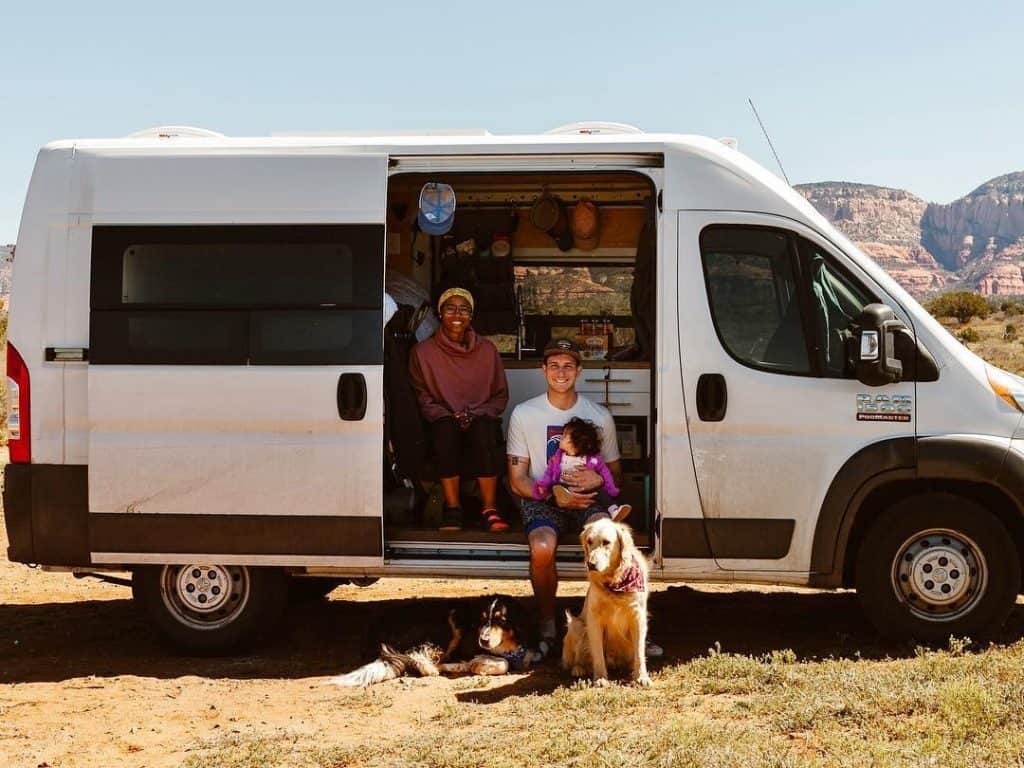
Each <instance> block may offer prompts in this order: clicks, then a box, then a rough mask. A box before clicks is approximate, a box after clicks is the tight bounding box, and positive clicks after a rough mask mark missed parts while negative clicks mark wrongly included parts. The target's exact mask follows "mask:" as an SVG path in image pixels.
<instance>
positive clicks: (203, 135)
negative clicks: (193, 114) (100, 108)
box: [128, 125, 224, 139]
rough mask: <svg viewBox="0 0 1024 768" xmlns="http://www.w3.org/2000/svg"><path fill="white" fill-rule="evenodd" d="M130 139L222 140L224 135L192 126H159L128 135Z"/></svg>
mask: <svg viewBox="0 0 1024 768" xmlns="http://www.w3.org/2000/svg"><path fill="white" fill-rule="evenodd" d="M128 138H129V139H178V138H189V139H221V138H224V134H223V133H218V132H217V131H211V130H210V129H208V128H196V127H195V126H192V125H158V126H156V127H155V128H146V129H145V130H143V131H136V132H135V133H130V134H128Z"/></svg>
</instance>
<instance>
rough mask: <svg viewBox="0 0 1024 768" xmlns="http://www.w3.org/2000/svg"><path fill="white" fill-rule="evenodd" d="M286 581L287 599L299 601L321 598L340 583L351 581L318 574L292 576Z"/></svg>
mask: <svg viewBox="0 0 1024 768" xmlns="http://www.w3.org/2000/svg"><path fill="white" fill-rule="evenodd" d="M288 581H289V584H288V599H289V600H290V601H292V602H299V603H305V602H312V601H314V600H323V599H324V598H325V597H327V596H328V595H329V594H331V592H333V591H334V590H335V589H337V588H338V587H340V586H341V585H342V584H350V583H351V582H350V581H349V580H348V579H330V578H323V577H319V576H317V577H311V576H293V577H292V578H290V579H289V580H288Z"/></svg>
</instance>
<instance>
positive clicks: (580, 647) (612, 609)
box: [562, 518, 651, 686]
mask: <svg viewBox="0 0 1024 768" xmlns="http://www.w3.org/2000/svg"><path fill="white" fill-rule="evenodd" d="M580 543H581V544H582V545H583V561H584V562H585V563H586V566H587V576H588V578H589V580H590V589H588V590H587V597H586V599H585V600H584V602H583V613H581V614H580V615H579V617H575V616H573V615H572V614H571V613H569V612H568V611H567V612H566V614H567V617H568V619H569V626H568V629H567V630H566V633H565V642H564V643H563V645H562V666H563V667H564V668H566V669H568V670H571V672H572V674H573V675H575V676H577V677H582V676H583V675H586V674H587V673H588V672H589V673H590V674H591V675H592V677H593V679H594V683H595V684H596V685H599V686H604V685H608V667H609V666H611V667H616V668H620V669H625V670H629V672H630V674H631V677H632V679H633V681H634V682H636V683H637V684H638V685H644V686H647V685H650V684H651V678H650V676H649V675H648V674H647V652H646V646H647V560H646V559H645V558H644V556H643V554H642V553H641V552H640V551H639V550H638V549H637V548H636V546H635V545H634V544H633V536H632V534H630V531H629V528H628V527H627V526H625V525H623V524H622V523H616V522H613V521H612V520H609V519H606V518H602V519H600V520H595V521H594V522H592V523H590V524H589V525H587V526H586V527H584V529H583V532H582V533H581V534H580Z"/></svg>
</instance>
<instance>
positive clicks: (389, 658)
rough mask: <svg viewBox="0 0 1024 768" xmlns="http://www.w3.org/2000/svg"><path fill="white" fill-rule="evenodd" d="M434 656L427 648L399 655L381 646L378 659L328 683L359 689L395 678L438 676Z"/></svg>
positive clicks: (385, 646)
mask: <svg viewBox="0 0 1024 768" xmlns="http://www.w3.org/2000/svg"><path fill="white" fill-rule="evenodd" d="M436 655H437V654H436V653H433V652H432V649H429V648H421V649H417V650H415V651H411V652H409V653H399V652H398V651H396V650H394V649H393V648H390V647H389V646H387V645H381V647H380V658H379V659H377V660H376V661H371V662H370V663H369V664H364V665H363V666H361V667H360V668H359V669H354V670H352V671H351V672H348V673H347V674H344V675H338V676H337V677H332V678H331V679H330V680H328V682H329V683H330V684H331V685H340V686H345V687H349V688H360V687H365V686H368V685H374V684H376V683H383V682H384V681H385V680H394V679H395V678H397V677H434V676H435V675H437V674H438V669H437V661H436V659H435V658H434V657H435V656H436Z"/></svg>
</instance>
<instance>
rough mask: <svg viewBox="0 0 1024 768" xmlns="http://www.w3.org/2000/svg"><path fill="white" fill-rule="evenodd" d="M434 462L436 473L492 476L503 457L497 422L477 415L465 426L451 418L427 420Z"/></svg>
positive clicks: (439, 474) (458, 475)
mask: <svg viewBox="0 0 1024 768" xmlns="http://www.w3.org/2000/svg"><path fill="white" fill-rule="evenodd" d="M430 437H431V442H432V446H431V447H432V449H433V455H434V466H435V467H436V468H437V474H438V476H439V477H460V476H462V475H466V476H467V477H493V476H495V475H497V474H499V473H500V471H501V467H502V465H503V463H504V461H505V451H504V448H503V446H502V445H501V440H500V437H501V422H499V421H498V420H497V419H491V418H489V417H487V416H477V417H476V418H475V419H473V421H472V422H471V423H470V425H469V427H468V428H467V429H461V428H460V427H459V425H458V424H456V423H455V419H453V418H450V417H449V418H445V419H439V420H437V421H434V422H431V423H430Z"/></svg>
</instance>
